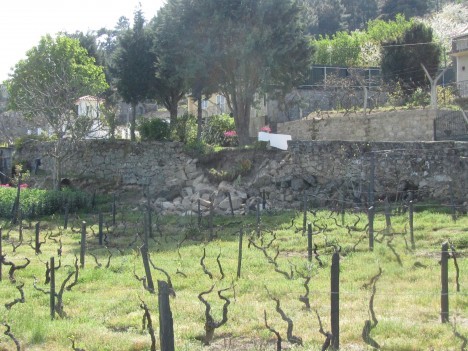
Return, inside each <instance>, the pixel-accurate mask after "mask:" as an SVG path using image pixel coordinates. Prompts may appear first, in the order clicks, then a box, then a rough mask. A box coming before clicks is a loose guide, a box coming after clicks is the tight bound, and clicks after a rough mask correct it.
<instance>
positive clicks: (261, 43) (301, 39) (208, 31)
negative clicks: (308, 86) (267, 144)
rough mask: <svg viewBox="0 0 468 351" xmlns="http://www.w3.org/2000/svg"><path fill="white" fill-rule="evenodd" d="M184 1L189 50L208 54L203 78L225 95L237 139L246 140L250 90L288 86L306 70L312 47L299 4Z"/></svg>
mask: <svg viewBox="0 0 468 351" xmlns="http://www.w3.org/2000/svg"><path fill="white" fill-rule="evenodd" d="M184 5H185V13H186V14H188V15H190V18H191V20H190V21H188V22H186V26H187V28H188V33H190V34H191V36H190V39H191V41H192V44H193V45H192V47H191V48H192V49H191V50H193V51H192V52H195V53H197V56H199V57H210V64H209V66H208V67H206V71H205V78H209V80H210V81H211V82H216V87H217V88H218V91H219V92H221V93H222V94H223V95H224V96H225V97H226V100H227V104H228V106H229V108H230V109H231V111H233V115H234V120H235V124H236V130H237V135H238V137H239V143H240V144H241V145H246V144H248V143H249V142H250V138H249V124H250V110H251V107H252V106H253V104H254V102H255V94H256V93H261V92H268V91H273V90H276V91H278V90H280V89H281V88H283V89H290V88H291V87H293V86H295V85H296V84H298V82H301V81H302V80H303V77H304V76H305V74H306V72H308V70H309V63H310V60H311V46H310V44H309V40H308V38H307V37H306V36H305V35H304V32H303V30H302V27H301V25H300V21H299V12H300V8H299V6H298V5H297V2H296V1H291V0H257V1H241V0H236V1H232V0H199V1H194V0H184ZM187 54H188V55H191V53H190V52H188V53H187ZM194 62H196V61H194Z"/></svg>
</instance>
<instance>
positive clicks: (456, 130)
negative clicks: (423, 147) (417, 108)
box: [434, 111, 468, 141]
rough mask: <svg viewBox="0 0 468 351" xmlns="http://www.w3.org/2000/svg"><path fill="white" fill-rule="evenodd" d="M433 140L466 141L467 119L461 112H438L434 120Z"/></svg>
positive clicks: (467, 136)
mask: <svg viewBox="0 0 468 351" xmlns="http://www.w3.org/2000/svg"><path fill="white" fill-rule="evenodd" d="M434 140H462V141H468V119H467V117H466V113H464V112H463V111H438V112H437V117H436V118H435V120H434Z"/></svg>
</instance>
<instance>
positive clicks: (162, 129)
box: [138, 118, 171, 141]
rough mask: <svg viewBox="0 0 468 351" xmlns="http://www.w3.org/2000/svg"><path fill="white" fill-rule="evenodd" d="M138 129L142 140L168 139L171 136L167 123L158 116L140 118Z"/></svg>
mask: <svg viewBox="0 0 468 351" xmlns="http://www.w3.org/2000/svg"><path fill="white" fill-rule="evenodd" d="M138 131H139V132H140V136H141V139H142V140H156V141H164V140H169V138H170V136H171V128H170V126H169V123H168V122H166V121H165V120H163V119H159V118H153V119H144V120H142V121H141V122H140V125H139V126H138Z"/></svg>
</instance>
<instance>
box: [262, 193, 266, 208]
mask: <svg viewBox="0 0 468 351" xmlns="http://www.w3.org/2000/svg"><path fill="white" fill-rule="evenodd" d="M265 208H266V193H265V190H263V191H262V209H265Z"/></svg>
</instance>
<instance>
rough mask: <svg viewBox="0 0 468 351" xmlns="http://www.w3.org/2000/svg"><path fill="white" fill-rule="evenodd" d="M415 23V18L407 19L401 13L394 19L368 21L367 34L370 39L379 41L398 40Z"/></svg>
mask: <svg viewBox="0 0 468 351" xmlns="http://www.w3.org/2000/svg"><path fill="white" fill-rule="evenodd" d="M413 25H414V20H413V19H409V20H407V19H405V17H404V16H403V15H401V14H398V15H396V17H395V19H394V20H388V21H384V20H381V19H376V20H373V21H369V23H367V30H366V33H367V36H368V38H369V40H371V41H373V42H377V43H384V42H387V41H392V40H397V39H399V38H401V37H403V35H404V34H405V32H406V31H407V30H408V29H410V28H411V27H412V26H413Z"/></svg>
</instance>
